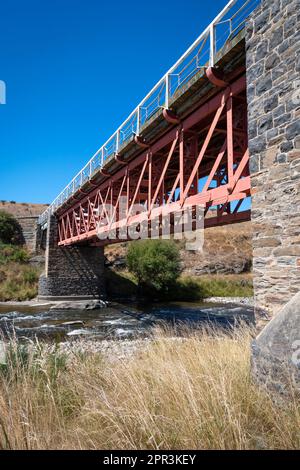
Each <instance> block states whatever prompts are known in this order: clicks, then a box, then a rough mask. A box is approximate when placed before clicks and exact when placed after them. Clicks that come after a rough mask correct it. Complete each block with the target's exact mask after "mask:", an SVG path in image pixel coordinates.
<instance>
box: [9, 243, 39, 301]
mask: <svg viewBox="0 0 300 470" xmlns="http://www.w3.org/2000/svg"><path fill="white" fill-rule="evenodd" d="M39 274H40V273H39V271H38V270H37V269H36V268H33V267H32V266H30V264H29V254H28V252H27V250H26V249H24V248H23V247H22V246H19V245H9V244H5V243H0V301H1V302H5V301H7V300H20V301H22V300H28V299H32V298H34V297H36V295H37V285H38V278H39Z"/></svg>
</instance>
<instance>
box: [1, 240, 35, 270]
mask: <svg viewBox="0 0 300 470" xmlns="http://www.w3.org/2000/svg"><path fill="white" fill-rule="evenodd" d="M12 261H13V262H16V263H27V262H28V261H29V254H28V252H27V251H26V250H25V249H24V248H22V247H19V246H15V245H6V244H4V243H1V242H0V265H3V264H8V263H10V262H12Z"/></svg>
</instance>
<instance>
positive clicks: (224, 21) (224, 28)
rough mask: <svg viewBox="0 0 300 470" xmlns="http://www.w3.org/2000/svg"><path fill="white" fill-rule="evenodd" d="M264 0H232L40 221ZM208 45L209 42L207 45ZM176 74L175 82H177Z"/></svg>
mask: <svg viewBox="0 0 300 470" xmlns="http://www.w3.org/2000/svg"><path fill="white" fill-rule="evenodd" d="M260 1H261V0H230V1H229V2H228V3H227V5H226V6H225V8H223V10H222V11H221V12H220V13H219V14H218V15H217V16H216V18H215V19H214V20H213V21H212V22H211V23H210V25H209V26H208V27H207V28H206V29H205V30H204V31H203V32H202V33H201V34H200V36H199V37H198V38H197V39H196V41H195V42H194V43H193V44H192V45H191V46H190V47H189V48H188V50H187V51H186V52H185V53H184V54H183V55H182V56H181V57H180V58H179V59H178V61H177V62H176V63H175V64H174V65H173V66H172V67H171V68H170V69H169V70H168V71H167V72H166V74H165V75H164V76H163V77H162V78H161V79H160V80H159V81H158V83H157V84H156V85H155V86H154V87H153V88H152V90H151V91H150V92H149V93H148V94H147V95H146V96H145V98H143V100H142V101H141V102H140V103H139V104H138V106H137V107H136V108H135V109H134V110H133V111H132V113H131V114H130V115H129V116H128V118H127V119H126V120H125V121H124V122H123V123H122V124H121V125H120V126H119V128H118V129H117V130H116V131H115V133H114V134H113V135H112V136H111V137H110V138H109V139H108V140H107V141H106V142H105V143H104V144H103V145H102V147H100V148H99V150H97V152H96V153H95V154H94V155H93V156H92V158H91V159H90V160H89V161H88V163H87V164H86V165H85V166H84V168H83V169H82V170H81V171H80V172H79V173H77V175H76V176H75V177H74V178H73V179H72V181H71V182H70V183H69V184H68V185H67V186H66V187H65V188H64V189H63V191H62V192H61V193H60V194H59V195H58V196H57V197H56V199H55V200H54V201H53V202H52V204H51V205H50V206H49V207H48V208H47V210H46V211H45V212H44V213H43V214H42V215H41V216H40V218H39V223H40V224H44V223H45V222H46V221H47V218H48V214H49V212H50V213H54V212H55V211H56V210H57V209H58V208H59V207H60V206H61V205H62V204H63V203H64V202H65V201H67V200H68V199H69V198H70V197H71V196H72V195H73V194H74V193H75V192H76V191H78V189H79V188H80V187H81V186H83V185H84V184H85V183H86V182H87V181H88V180H89V179H91V178H92V176H93V175H94V174H95V173H96V172H97V171H98V170H99V169H100V168H101V167H102V166H103V165H104V163H105V161H106V160H107V159H108V158H109V157H110V156H111V155H113V154H114V153H117V152H118V151H119V150H120V147H121V146H123V145H124V143H126V142H128V141H129V140H130V139H132V138H133V136H134V135H139V133H140V129H141V126H143V125H144V124H145V123H146V122H147V120H148V119H150V118H151V116H153V115H154V114H155V113H156V112H157V111H158V110H160V109H161V108H169V105H170V101H171V99H172V98H173V97H174V95H175V93H176V92H177V91H178V90H179V89H180V88H181V87H182V86H183V84H186V83H187V82H188V81H189V80H190V79H191V78H192V77H193V76H194V75H195V74H196V73H197V72H198V70H199V69H200V68H203V67H207V65H208V64H209V65H210V66H214V64H215V57H216V53H217V52H218V51H219V50H220V49H221V48H222V47H223V45H224V44H225V43H226V41H227V40H228V38H232V37H233V35H234V34H237V32H238V31H239V30H240V29H241V28H242V27H243V26H244V24H245V21H246V19H247V18H248V16H249V15H250V13H251V12H252V11H253V10H254V9H255V8H256V6H257V5H258V4H259V3H260ZM205 46H207V48H206V49H204V48H205ZM174 78H175V83H174Z"/></svg>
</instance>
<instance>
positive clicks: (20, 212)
mask: <svg viewBox="0 0 300 470" xmlns="http://www.w3.org/2000/svg"><path fill="white" fill-rule="evenodd" d="M47 207H48V204H31V203H27V202H14V201H0V210H4V211H6V212H8V213H9V214H12V215H13V216H14V217H36V216H38V215H40V214H42V212H44V210H46V209H47Z"/></svg>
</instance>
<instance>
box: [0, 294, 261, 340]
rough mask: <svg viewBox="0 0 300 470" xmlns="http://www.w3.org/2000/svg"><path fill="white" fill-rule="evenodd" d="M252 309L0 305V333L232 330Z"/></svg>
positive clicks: (74, 335) (56, 335)
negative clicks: (207, 327) (162, 328)
mask: <svg viewBox="0 0 300 470" xmlns="http://www.w3.org/2000/svg"><path fill="white" fill-rule="evenodd" d="M253 320H254V314H253V307H251V306H247V305H237V304H216V303H184V302H174V303H164V304H159V303H155V304H132V303H131V304H118V303H110V304H109V306H107V307H105V308H102V309H99V310H55V309H51V310H49V309H45V308H42V307H22V308H21V307H20V308H19V307H18V308H17V310H16V307H11V306H8V305H7V306H1V307H0V335H3V336H4V337H7V336H11V335H12V334H15V335H16V336H17V337H18V338H35V337H37V338H39V339H45V340H49V341H51V340H55V341H66V340H70V341H71V340H73V339H79V338H87V339H96V340H102V339H125V338H126V339H129V338H132V337H136V336H147V334H148V333H149V332H150V331H151V329H152V327H153V326H155V325H160V324H166V325H170V326H172V327H174V326H175V327H178V328H179V329H180V328H181V327H182V326H189V327H191V328H199V327H200V326H201V325H214V327H217V328H218V327H220V328H230V327H232V326H235V325H238V324H240V322H247V323H252V322H253Z"/></svg>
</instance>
